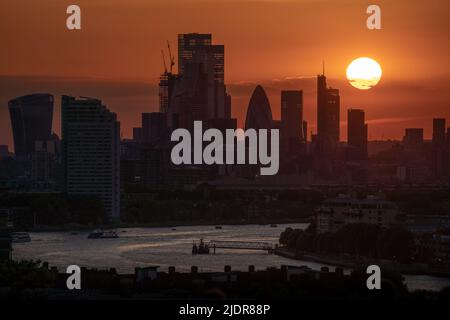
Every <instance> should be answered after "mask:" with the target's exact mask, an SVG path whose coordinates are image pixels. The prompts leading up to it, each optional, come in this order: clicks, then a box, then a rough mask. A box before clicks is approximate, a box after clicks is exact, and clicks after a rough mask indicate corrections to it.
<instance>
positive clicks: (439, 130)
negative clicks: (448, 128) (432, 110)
mask: <svg viewBox="0 0 450 320" xmlns="http://www.w3.org/2000/svg"><path fill="white" fill-rule="evenodd" d="M445 135H446V133H445V119H444V118H436V119H433V140H432V145H433V150H432V157H431V161H432V170H433V173H434V175H435V177H436V178H437V179H441V178H442V176H443V174H444V173H445V171H446V161H445V160H446V159H445Z"/></svg>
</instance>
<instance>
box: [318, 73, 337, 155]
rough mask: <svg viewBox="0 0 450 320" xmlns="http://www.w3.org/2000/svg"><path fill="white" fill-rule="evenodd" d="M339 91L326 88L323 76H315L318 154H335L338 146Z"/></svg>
mask: <svg viewBox="0 0 450 320" xmlns="http://www.w3.org/2000/svg"><path fill="white" fill-rule="evenodd" d="M339 121H340V97H339V90H338V89H333V88H329V87H327V80H326V77H325V75H323V74H322V75H319V76H317V140H318V141H317V142H318V148H319V152H320V154H323V155H329V154H332V153H334V152H335V149H336V148H337V146H338V144H339V124H340V123H339Z"/></svg>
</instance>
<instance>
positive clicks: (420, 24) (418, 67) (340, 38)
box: [0, 0, 450, 150]
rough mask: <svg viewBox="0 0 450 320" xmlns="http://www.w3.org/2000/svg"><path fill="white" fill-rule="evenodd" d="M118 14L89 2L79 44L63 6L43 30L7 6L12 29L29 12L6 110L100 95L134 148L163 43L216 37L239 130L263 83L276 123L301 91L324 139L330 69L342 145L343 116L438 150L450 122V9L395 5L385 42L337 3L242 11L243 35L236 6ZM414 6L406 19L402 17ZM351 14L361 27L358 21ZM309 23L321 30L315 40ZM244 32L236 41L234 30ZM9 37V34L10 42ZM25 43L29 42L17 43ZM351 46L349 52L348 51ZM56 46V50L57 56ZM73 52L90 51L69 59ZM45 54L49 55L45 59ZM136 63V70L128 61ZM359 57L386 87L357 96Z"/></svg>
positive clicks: (9, 57)
mask: <svg viewBox="0 0 450 320" xmlns="http://www.w3.org/2000/svg"><path fill="white" fill-rule="evenodd" d="M114 3H115V4H117V9H114V10H113V9H111V10H106V12H104V11H105V10H102V9H104V8H105V3H103V2H97V4H96V5H93V4H89V3H88V2H86V1H80V2H79V4H80V6H81V7H82V9H83V17H84V20H83V21H85V22H86V24H85V25H84V29H83V30H82V31H81V32H80V33H78V34H68V33H67V31H66V30H64V28H58V27H57V25H58V23H59V22H60V21H59V20H63V19H62V18H64V15H63V16H62V17H58V16H60V14H58V12H59V10H60V7H61V8H62V7H63V5H59V4H53V5H50V4H45V2H43V3H42V4H40V5H42V7H43V8H44V9H45V10H46V12H48V14H46V17H47V19H46V22H45V23H43V24H42V25H41V26H40V27H39V28H36V25H35V22H36V18H34V17H30V16H29V15H30V14H31V13H32V12H33V7H34V6H33V5H32V4H29V3H24V4H21V5H19V6H17V5H15V6H11V5H10V4H8V3H4V4H2V10H1V12H2V18H3V13H5V14H6V16H5V17H4V22H5V23H8V21H9V20H8V19H9V16H15V15H16V16H17V14H19V13H18V11H19V10H22V9H23V10H22V11H23V12H22V13H21V14H19V16H18V17H19V18H20V19H24V21H25V20H26V21H25V22H26V23H25V22H24V23H23V24H19V26H18V29H17V30H15V33H14V35H15V37H16V38H14V37H12V34H8V33H5V34H4V36H5V37H4V39H5V44H6V45H5V48H7V49H6V50H5V51H4V52H2V60H4V61H8V62H9V63H8V64H5V65H2V67H1V68H0V75H1V76H0V84H1V86H0V88H1V89H0V103H1V104H2V106H4V105H6V102H7V101H9V100H10V99H12V98H14V97H17V96H21V95H24V94H28V93H34V92H50V93H52V94H54V95H55V97H57V98H56V99H57V101H56V106H59V96H60V95H62V94H70V95H74V96H78V95H89V96H95V97H98V98H100V99H102V100H103V101H105V103H106V104H107V105H108V106H109V107H110V108H111V110H112V111H114V112H116V113H117V114H118V118H119V119H120V121H121V122H122V124H123V129H122V130H123V131H122V134H123V137H131V136H132V128H133V127H137V126H139V123H140V114H141V113H144V112H153V111H157V110H158V78H159V75H160V74H161V72H162V71H163V62H162V59H161V52H160V51H161V49H165V50H166V40H169V41H170V43H171V45H172V51H173V52H176V50H177V46H176V44H177V39H176V35H177V34H178V33H187V32H208V33H211V34H213V35H214V38H213V41H214V42H215V43H221V44H224V45H225V55H226V57H227V58H226V60H225V64H226V68H227V71H226V73H225V82H226V83H227V91H228V93H229V94H230V95H231V96H232V117H234V118H237V119H238V126H240V127H242V126H243V123H244V120H245V114H246V106H247V105H248V101H249V99H250V96H251V93H252V91H253V89H254V87H255V86H256V85H257V84H261V85H262V86H263V87H264V88H265V90H266V92H267V95H268V99H269V101H270V104H271V106H272V112H273V117H274V119H280V101H279V93H280V91H281V90H302V91H303V92H304V104H303V109H304V119H305V120H307V121H308V123H309V124H310V125H309V126H308V128H309V129H308V131H309V132H308V133H311V132H316V128H315V123H316V103H315V96H316V92H315V76H316V75H317V74H318V73H320V71H321V67H322V60H325V74H326V76H327V79H328V82H329V85H331V86H332V87H335V88H338V89H339V90H340V96H341V113H340V118H341V123H340V131H341V132H340V133H341V137H342V140H346V110H347V109H350V108H358V109H364V110H365V113H366V121H367V123H368V124H369V133H368V137H369V140H380V139H397V140H401V138H402V136H403V133H404V128H406V127H423V128H424V129H425V138H426V139H430V138H431V132H432V119H433V118H436V117H439V118H449V117H450V111H449V109H448V105H449V103H450V94H449V93H448V92H447V91H448V90H446V83H448V78H449V77H450V76H449V74H448V70H449V69H450V68H448V67H446V64H448V61H447V59H445V58H444V57H445V56H446V55H447V52H448V49H449V47H448V44H447V43H448V41H445V40H446V39H447V36H448V30H449V28H446V26H447V24H448V22H447V20H446V19H445V15H444V14H443V13H442V14H441V13H440V10H437V9H438V8H440V7H445V6H448V4H447V3H444V2H443V1H442V2H437V3H436V7H431V8H429V7H426V6H425V5H424V4H417V3H415V4H410V3H409V2H405V1H399V2H396V3H395V4H392V3H388V2H383V1H382V2H381V6H382V7H383V29H382V30H380V31H376V32H371V31H368V30H367V29H366V28H365V27H364V21H365V18H366V15H365V6H364V5H361V4H359V3H358V2H357V1H348V2H347V3H346V5H345V6H342V7H340V6H339V7H337V8H334V9H335V10H332V11H330V10H328V9H329V6H334V5H333V4H332V3H331V2H328V1H318V2H317V3H310V2H308V1H300V2H298V3H291V2H289V1H286V2H283V6H282V7H280V6H278V5H277V4H276V3H274V2H271V1H267V2H244V3H240V4H239V8H240V10H239V12H238V14H237V18H238V20H237V22H236V25H234V24H232V25H230V24H228V23H226V21H228V20H226V19H227V17H229V15H230V14H231V12H234V11H233V10H232V9H235V8H236V7H235V6H236V5H237V4H233V2H230V3H227V2H226V1H219V2H216V1H215V2H199V1H188V2H185V3H183V4H180V3H179V1H173V3H169V4H164V3H162V2H160V1H153V2H150V3H149V4H147V3H143V2H142V1H138V0H135V1H134V3H135V5H136V8H135V9H133V11H132V12H129V15H124V17H122V15H121V14H120V12H119V10H120V9H122V8H123V6H121V4H122V1H119V0H116V1H115V2H114ZM174 5H177V6H181V8H183V9H185V11H186V12H190V13H192V15H193V16H190V17H189V18H187V17H181V16H179V15H176V14H175V13H174V12H173V11H172V10H170V9H171V8H173V6H174ZM406 5H407V6H408V10H403V9H404V8H405V7H404V6H406ZM217 8H220V9H221V10H219V11H220V15H219V17H218V18H217V21H212V20H211V19H210V18H208V15H207V13H208V12H211V11H212V10H214V9H217ZM3 9H4V10H3ZM138 9H139V10H138ZM199 9H201V10H199ZM294 9H295V10H294ZM300 9H301V10H300ZM99 10H101V12H100V11H99ZM127 10H130V9H127ZM197 11H198V12H197ZM203 11H204V12H203ZM444 11H445V10H442V12H444ZM63 12H64V11H63ZM161 12H164V13H165V14H166V17H167V18H170V17H172V18H173V19H169V20H170V21H171V22H172V23H169V24H167V23H165V24H162V26H164V28H161V27H157V28H154V26H155V25H158V21H159V20H160V19H161V18H160V17H157V14H160V13H161ZM251 12H253V14H252V13H251ZM265 12H273V18H272V19H273V20H274V21H273V22H274V23H270V26H271V28H274V26H276V25H277V23H276V21H283V23H279V25H278V26H277V27H276V28H274V29H273V30H272V29H271V30H269V29H267V27H265V25H264V21H263V20H262V19H261V18H259V15H256V13H258V14H263V13H265ZM295 12H304V14H305V16H306V17H307V19H306V21H302V19H298V18H301V17H302V15H303V13H302V14H297V15H296V14H295ZM312 12H315V14H312ZM8 13H10V14H9V15H8ZM309 13H311V14H309ZM358 13H359V14H358ZM350 15H351V16H353V17H354V18H353V19H350V20H349V19H348V17H349V16H350ZM125 16H130V17H133V18H135V19H136V22H135V24H129V23H127V21H128V19H129V18H127V17H125ZM92 17H95V18H96V19H97V20H101V21H103V22H104V23H109V22H111V19H112V18H117V17H121V18H122V19H123V20H121V21H122V22H123V23H121V24H120V26H111V32H110V31H107V30H105V29H104V28H103V27H102V25H100V24H99V23H97V22H96V20H94V19H93V18H92ZM333 17H334V18H333ZM149 18H153V19H149ZM294 18H295V19H294ZM312 18H314V19H313V20H312ZM344 19H345V21H346V22H347V21H348V23H347V24H346V25H343V24H342V23H341V22H342V21H343V20H344ZM147 20H149V21H151V23H150V24H149V23H147V22H146V21H147ZM299 20H300V21H299ZM410 20H412V21H414V22H415V23H414V26H411V25H408V24H407V22H408V21H410ZM252 22H253V24H252ZM296 23H297V24H298V25H296ZM307 24H313V25H314V27H315V28H313V30H311V28H307V27H306V25H307ZM225 26H226V28H224V27H225ZM238 26H239V27H240V30H239V33H238V36H236V34H237V33H236V32H234V31H233V30H234V29H235V28H237V27H238ZM60 29H61V30H60ZM327 30H328V31H329V30H333V32H326V31H327ZM294 31H295V32H294ZM0 32H2V35H3V33H4V32H5V31H0ZM36 32H37V34H38V36H35V33H36ZM44 34H45V35H46V37H43V35H44ZM17 35H20V36H21V39H23V40H24V41H22V40H21V41H18V40H17ZM47 35H48V37H47ZM250 35H252V37H251V38H249V36H250ZM271 35H274V37H272V36H271ZM319 35H320V37H318V36H319ZM268 36H271V39H272V40H271V42H270V45H267V41H266V38H267V37H268ZM349 37H352V38H351V40H352V41H348V40H349ZM398 37H402V39H403V41H402V44H399V43H398V41H396V39H397V38H398ZM145 38H146V39H151V40H149V41H148V43H147V42H146V41H143V39H145ZM248 39H251V40H248ZM319 39H320V41H318V40H319ZM25 40H26V41H25ZM55 40H56V41H55ZM113 40H114V41H113ZM116 40H120V41H121V42H120V43H121V45H116ZM37 41H38V42H37ZM53 42H55V43H56V42H57V43H58V47H57V48H55V44H54V43H53ZM149 43H151V46H149ZM352 43H354V44H352ZM113 45H114V47H113ZM72 46H74V47H78V48H81V47H82V48H85V49H83V50H70V48H72ZM19 47H20V48H19ZM419 48H420V50H418V49H419ZM19 49H20V50H19ZM280 49H281V50H280ZM47 50H51V52H52V54H51V55H49V56H48V57H47V56H46V55H45V51H47ZM17 52H20V54H17ZM31 52H33V54H35V55H36V57H38V58H39V60H40V62H39V63H36V61H37V59H34V58H32V56H30V54H31ZM13 53H14V55H13ZM3 55H4V56H3ZM129 56H132V57H133V59H129V58H127V57H129ZM358 56H371V57H373V58H375V59H376V60H377V61H379V62H380V64H381V65H382V67H383V78H382V80H381V81H380V83H379V84H378V85H377V87H376V88H373V89H371V90H369V91H368V92H359V91H358V90H356V89H354V88H353V87H351V85H350V84H349V83H348V81H347V80H346V79H345V68H346V66H347V65H348V63H349V62H350V61H351V60H352V59H354V58H357V57H358ZM424 57H427V59H424ZM177 64H178V63H177ZM262 65H264V68H261V66H262ZM412 65H413V66H414V68H411V66H412ZM175 67H176V69H177V68H178V66H175ZM68 91H69V92H68ZM5 109H6V108H4V107H2V108H0V127H1V128H2V129H1V134H0V144H8V145H9V146H10V149H11V150H12V149H13V146H12V135H11V130H10V124H9V121H8V117H7V116H6V115H7V113H5V112H7V110H5ZM56 109H58V108H56ZM55 112H56V113H55V115H54V118H55V119H59V114H58V113H59V110H55ZM54 131H55V132H57V133H59V132H60V123H59V121H55V123H54Z"/></svg>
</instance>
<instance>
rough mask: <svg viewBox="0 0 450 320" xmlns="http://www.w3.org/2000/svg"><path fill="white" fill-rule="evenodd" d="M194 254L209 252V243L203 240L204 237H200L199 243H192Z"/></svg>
mask: <svg viewBox="0 0 450 320" xmlns="http://www.w3.org/2000/svg"><path fill="white" fill-rule="evenodd" d="M192 254H209V246H208V244H206V243H205V242H203V239H200V243H199V244H198V245H197V244H196V243H194V244H193V245H192Z"/></svg>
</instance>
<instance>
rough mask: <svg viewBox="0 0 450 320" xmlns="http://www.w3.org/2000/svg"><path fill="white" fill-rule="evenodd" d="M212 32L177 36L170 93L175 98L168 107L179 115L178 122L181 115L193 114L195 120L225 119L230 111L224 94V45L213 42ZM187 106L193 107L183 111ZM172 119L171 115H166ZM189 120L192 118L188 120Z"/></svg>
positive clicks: (181, 119)
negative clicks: (176, 55)
mask: <svg viewBox="0 0 450 320" xmlns="http://www.w3.org/2000/svg"><path fill="white" fill-rule="evenodd" d="M211 43H212V37H211V34H198V33H189V34H179V35H178V73H179V76H178V78H177V81H176V82H175V84H174V88H173V92H172V94H171V96H172V97H173V96H177V97H178V99H176V100H175V101H172V100H171V102H170V107H169V109H172V108H174V109H184V110H180V111H177V110H172V111H174V112H177V113H178V115H179V119H178V120H179V123H180V124H182V123H183V122H186V121H184V119H183V118H184V117H186V116H188V115H189V114H192V111H193V112H194V114H195V113H196V114H197V115H198V116H197V117H196V118H195V119H194V120H208V119H213V118H226V117H227V116H228V115H229V114H230V110H229V109H230V107H229V103H230V100H229V96H228V94H227V93H226V88H225V84H224V79H225V65H224V63H225V53H224V51H225V48H224V46H223V45H212V44H211ZM186 105H188V106H192V107H193V110H192V111H191V110H186V109H189V108H186ZM169 121H172V117H169ZM189 122H191V120H189Z"/></svg>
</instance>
